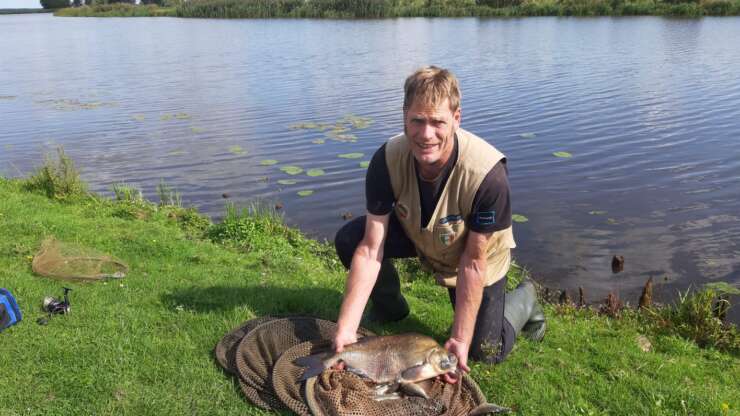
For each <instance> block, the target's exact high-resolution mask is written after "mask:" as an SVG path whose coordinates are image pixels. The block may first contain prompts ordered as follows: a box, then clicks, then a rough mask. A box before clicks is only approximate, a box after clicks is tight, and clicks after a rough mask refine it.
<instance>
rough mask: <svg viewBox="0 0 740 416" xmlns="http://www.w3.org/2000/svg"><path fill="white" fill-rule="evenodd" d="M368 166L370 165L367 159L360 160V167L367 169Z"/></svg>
mask: <svg viewBox="0 0 740 416" xmlns="http://www.w3.org/2000/svg"><path fill="white" fill-rule="evenodd" d="M368 166H370V161H369V160H363V161H362V162H360V167H361V168H365V169H367V167H368Z"/></svg>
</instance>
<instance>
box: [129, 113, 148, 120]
mask: <svg viewBox="0 0 740 416" xmlns="http://www.w3.org/2000/svg"><path fill="white" fill-rule="evenodd" d="M131 118H132V119H134V120H136V121H144V120H146V116H145V115H144V114H134V115H132V116H131Z"/></svg>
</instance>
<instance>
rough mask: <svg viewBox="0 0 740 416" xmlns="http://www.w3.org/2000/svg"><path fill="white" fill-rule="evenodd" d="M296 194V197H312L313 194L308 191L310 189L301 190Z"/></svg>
mask: <svg viewBox="0 0 740 416" xmlns="http://www.w3.org/2000/svg"><path fill="white" fill-rule="evenodd" d="M296 193H297V194H298V196H309V195H312V194H313V191H312V190H310V189H306V190H303V191H298V192H296Z"/></svg>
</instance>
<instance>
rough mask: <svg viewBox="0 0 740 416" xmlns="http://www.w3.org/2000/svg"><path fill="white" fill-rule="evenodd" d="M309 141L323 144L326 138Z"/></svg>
mask: <svg viewBox="0 0 740 416" xmlns="http://www.w3.org/2000/svg"><path fill="white" fill-rule="evenodd" d="M311 143H314V144H324V143H326V139H314V140H312V141H311Z"/></svg>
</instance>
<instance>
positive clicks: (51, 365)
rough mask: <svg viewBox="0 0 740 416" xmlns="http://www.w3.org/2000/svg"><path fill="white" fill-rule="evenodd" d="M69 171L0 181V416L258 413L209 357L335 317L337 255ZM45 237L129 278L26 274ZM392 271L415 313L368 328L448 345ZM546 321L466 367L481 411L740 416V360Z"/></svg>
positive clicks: (416, 285) (649, 329)
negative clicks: (51, 305) (112, 260)
mask: <svg viewBox="0 0 740 416" xmlns="http://www.w3.org/2000/svg"><path fill="white" fill-rule="evenodd" d="M72 169H73V166H72V165H65V164H60V165H58V166H56V167H54V168H52V169H47V170H46V171H45V172H44V171H43V170H41V171H39V173H38V174H37V175H36V177H35V179H34V180H8V179H3V178H0V230H2V239H0V286H1V287H6V288H8V289H10V290H11V291H12V292H13V293H14V294H15V295H16V297H17V299H18V303H19V304H20V307H21V309H22V311H23V313H24V320H23V321H22V322H21V323H20V324H19V325H17V326H14V327H11V328H9V329H8V330H6V331H4V332H3V333H1V334H0V369H2V370H1V371H2V377H0V415H3V416H6V415H49V414H60V415H61V414H74V415H82V414H132V415H160V414H162V413H163V412H164V413H166V414H168V415H169V414H171V415H184V414H188V415H191V414H208V415H212V414H217V415H243V414H250V415H262V414H269V413H267V412H263V411H261V410H259V409H257V408H254V407H252V406H250V405H249V404H248V403H246V402H245V401H244V399H243V398H242V396H241V393H240V390H239V388H238V386H235V385H234V383H233V382H232V380H231V379H230V378H229V377H227V376H225V375H224V374H223V373H222V372H221V371H220V370H219V369H218V367H217V365H216V364H215V363H214V361H213V358H212V353H211V351H212V348H213V347H214V346H215V344H216V343H217V342H218V340H219V339H220V338H221V337H222V336H223V335H224V334H226V333H227V332H228V331H229V330H230V329H232V328H234V327H236V326H238V325H239V324H240V323H242V322H243V321H245V320H247V319H250V318H253V317H256V316H262V315H267V314H310V315H316V316H320V317H323V318H327V319H335V318H336V314H337V311H338V308H339V305H340V302H341V296H342V294H341V291H342V288H343V284H344V278H345V272H344V271H343V270H342V269H341V266H340V265H339V263H338V260H337V259H336V257H335V255H334V253H333V250H332V248H331V247H329V246H327V245H325V244H321V243H319V242H316V241H314V240H310V239H307V238H305V237H304V236H302V235H301V234H300V232H298V231H297V230H294V229H291V228H288V227H286V226H285V225H283V223H282V221H281V219H280V217H279V216H277V215H274V214H272V213H270V211H269V210H267V211H260V210H258V209H252V210H251V211H250V212H240V211H238V210H235V209H231V210H229V213H228V215H227V216H226V218H225V220H224V222H223V223H220V224H212V223H210V221H208V220H207V219H206V218H204V217H201V216H200V215H198V214H197V213H196V212H195V211H193V210H189V209H183V208H181V207H178V206H176V205H159V204H152V203H149V202H147V201H145V200H144V199H143V198H141V195H140V193H138V192H137V191H136V190H134V189H131V188H128V187H125V186H118V187H116V195H117V200H110V199H106V198H101V197H98V196H93V195H88V194H87V193H86V192H85V187H84V186H83V185H82V184H79V183H72V184H64V183H62V182H64V181H66V182H78V181H79V177H77V176H75V175H74V172H73V171H72ZM45 176H47V177H46V178H45ZM62 177H64V178H66V179H63V180H56V181H55V180H53V178H57V179H59V178H62ZM165 191H166V189H165V190H164V191H163V193H164V192H165ZM164 199H165V200H167V201H168V202H173V201H177V198H164ZM50 236H54V237H55V238H56V239H58V240H60V241H65V242H70V243H75V244H79V245H84V246H87V247H91V248H95V249H96V250H99V251H102V252H106V253H109V254H111V255H114V256H116V257H117V258H119V259H121V260H123V261H125V262H126V263H127V264H128V265H129V266H130V270H129V273H128V275H127V276H126V277H125V278H123V279H120V280H109V281H105V282H97V283H89V284H81V283H62V282H60V281H56V280H51V279H48V278H41V277H39V276H35V275H34V274H33V273H32V271H31V259H32V257H33V255H34V254H35V253H36V251H37V250H38V248H39V246H40V244H41V242H42V241H43V240H44V239H46V238H48V237H50ZM402 269H403V273H402V274H403V279H404V281H403V283H402V284H403V291H404V293H405V294H406V295H407V297H408V299H409V303H410V305H411V310H412V313H411V316H410V317H409V318H407V319H405V320H404V321H402V322H400V323H397V324H394V325H388V326H384V327H371V329H373V330H375V331H378V332H380V333H398V332H405V331H417V332H423V333H427V334H430V335H432V336H434V337H435V338H437V339H438V340H440V341H444V339H445V337H446V335H447V333H446V330H447V328H448V326H449V325H450V323H451V319H452V311H451V308H450V305H449V303H448V300H447V295H446V293H445V291H444V290H443V289H442V288H440V287H437V286H435V285H434V284H432V283H431V282H430V279H429V278H426V277H424V276H422V275H419V273H418V271H417V269H416V268H415V267H414V266H413V264H406V265H405V267H403V268H402ZM512 277H514V278H516V277H518V276H515V275H512ZM62 286H69V287H71V288H72V289H73V291H72V292H71V294H70V295H71V302H72V313H71V314H70V315H67V316H55V317H53V318H52V319H51V320H50V322H49V323H48V325H45V326H41V325H38V324H37V323H36V319H37V318H39V317H40V316H42V313H41V311H40V309H39V307H40V303H41V301H42V299H43V298H44V296H47V295H55V296H58V295H60V294H61V288H62ZM546 314H547V316H548V323H549V324H548V325H549V326H548V330H547V331H548V332H547V336H546V337H545V340H544V341H543V342H542V343H532V342H528V341H526V340H519V341H518V342H517V344H516V346H515V349H514V351H513V352H512V354H511V355H510V358H509V359H508V360H507V361H506V362H504V363H503V364H500V365H498V366H490V365H481V364H475V365H474V366H473V372H472V376H473V377H474V378H475V379H476V380H477V381H478V383H479V384H480V386H481V388H482V389H483V391H484V392H485V394H486V395H487V397H488V398H489V400H491V401H492V402H495V403H498V404H500V405H505V406H510V407H513V408H514V409H515V410H516V411H515V414H520V415H607V414H608V415H717V416H727V415H738V414H740V412H738V408H740V398H739V397H738V394H737V392H738V391H740V377H738V374H740V358H738V355H737V351H736V350H734V352H722V351H719V350H717V349H714V348H711V347H709V348H700V347H699V346H697V344H696V343H695V342H694V341H691V340H687V339H685V338H682V337H680V336H677V335H675V334H671V333H666V332H664V331H661V330H659V328H658V327H657V326H655V325H649V324H646V322H645V320H644V317H641V315H640V314H637V313H635V312H623V316H622V318H621V319H612V318H609V317H606V316H602V315H599V314H597V313H595V312H593V311H591V310H587V309H577V308H574V307H570V306H555V305H548V306H547V308H546ZM640 336H645V337H646V338H647V339H648V340H649V342H650V343H651V344H652V346H651V347H650V348H648V351H644V350H643V349H642V348H641V347H640V343H639V342H638V341H637V339H638V337H640ZM734 339H735V340H736V338H734ZM642 346H643V347H645V345H644V341H643V345H642ZM163 409H166V410H163Z"/></svg>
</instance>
